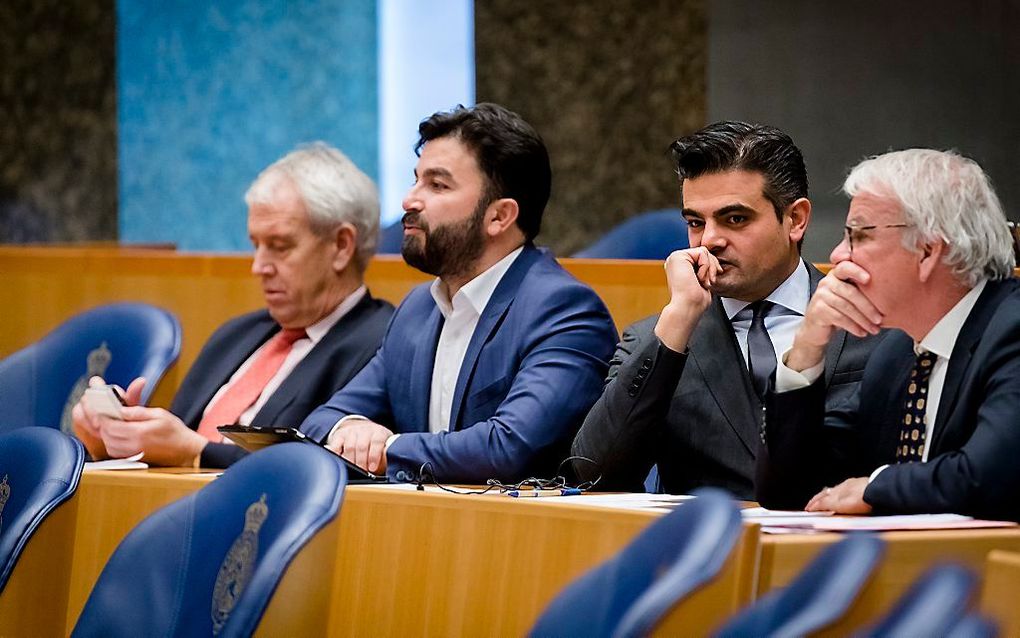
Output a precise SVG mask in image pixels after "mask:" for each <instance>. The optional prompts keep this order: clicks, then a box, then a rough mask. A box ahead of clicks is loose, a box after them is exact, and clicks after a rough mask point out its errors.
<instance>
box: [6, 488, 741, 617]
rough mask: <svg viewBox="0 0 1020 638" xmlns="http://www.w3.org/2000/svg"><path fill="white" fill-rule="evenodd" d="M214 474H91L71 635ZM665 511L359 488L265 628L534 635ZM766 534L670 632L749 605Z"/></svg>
mask: <svg viewBox="0 0 1020 638" xmlns="http://www.w3.org/2000/svg"><path fill="white" fill-rule="evenodd" d="M208 480H210V479H209V478H208V477H202V476H193V475H178V476H174V475H166V474H164V473H163V472H162V471H159V470H150V471H148V472H94V473H89V474H86V475H85V476H84V477H83V479H82V485H81V487H80V489H79V491H78V495H77V496H76V499H75V502H76V504H77V510H76V512H77V514H76V518H75V519H74V520H73V521H70V522H66V521H65V523H64V529H65V531H66V529H67V527H68V526H69V525H72V526H73V527H74V530H75V532H74V552H73V558H72V559H71V562H70V586H69V592H68V604H67V611H66V616H63V615H60V614H58V616H60V617H61V619H63V620H66V627H65V628H66V631H68V632H69V631H70V629H71V628H72V627H73V626H74V622H75V621H76V620H77V617H78V615H79V614H80V613H81V609H82V607H83V606H84V603H85V601H86V600H87V598H88V594H89V592H90V590H91V588H92V585H93V584H94V582H95V580H96V579H97V578H98V575H99V573H100V571H101V570H102V567H103V565H104V564H105V562H106V560H107V559H108V558H109V556H110V555H111V554H112V553H113V550H114V549H115V548H116V546H117V544H118V543H119V542H120V539H121V538H122V537H123V536H124V535H125V534H126V533H127V532H128V531H129V530H130V529H131V528H132V527H133V526H134V525H136V524H137V522H139V521H140V520H141V519H142V518H144V517H145V515H147V514H148V513H150V512H152V511H154V510H155V509H157V508H159V507H161V506H162V505H164V504H166V503H168V502H170V501H172V500H174V499H175V498H178V497H180V496H183V495H185V494H188V493H190V492H192V491H194V490H197V489H199V488H201V487H202V486H203V485H205V484H206V482H207V481H208ZM578 498H583V497H578ZM657 516H659V515H658V514H656V513H651V512H638V511H620V510H605V509H595V508H590V507H585V506H578V505H570V504H568V503H550V502H547V501H543V500H537V499H536V500H523V501H522V500H517V499H510V498H507V497H503V496H499V495H491V496H489V495H486V496H461V495H451V494H446V493H442V492H440V491H438V490H436V489H435V488H430V489H429V490H428V491H427V492H425V493H421V492H416V491H414V490H403V489H399V488H378V487H370V486H351V487H349V488H348V490H347V492H346V494H345V497H344V505H343V508H342V510H341V517H340V519H339V520H338V521H334V522H333V523H331V524H330V525H328V526H327V527H326V528H324V529H323V530H322V531H320V532H319V534H317V535H316V536H315V537H314V538H313V539H312V541H311V542H310V543H309V544H308V546H307V547H306V548H305V549H304V550H302V552H301V553H300V554H299V556H298V558H297V559H296V560H295V562H294V563H293V564H292V565H291V566H290V568H288V570H287V572H286V574H285V575H284V579H283V581H282V582H281V584H280V587H279V588H278V589H277V591H276V593H275V594H274V597H273V599H272V602H271V603H270V606H269V608H268V609H267V612H266V615H265V617H264V619H263V621H262V624H261V625H260V629H259V632H258V633H259V634H260V635H266V636H273V635H284V634H290V635H309V636H316V635H332V636H339V635H365V634H371V635H383V636H385V635H407V634H411V635H423V636H476V635H522V634H523V633H525V632H526V630H527V629H528V628H529V627H530V626H531V625H532V623H533V622H534V620H535V618H536V617H537V616H538V614H539V613H541V611H542V610H543V609H544V608H545V606H546V605H547V604H548V602H549V601H550V600H551V599H552V598H553V596H554V595H555V594H556V593H557V592H558V591H559V590H560V589H561V588H562V587H563V586H564V585H566V584H567V583H568V582H570V581H571V580H572V579H573V578H575V577H577V576H578V575H580V574H581V573H583V572H584V571H585V570H587V569H589V568H590V567H592V566H594V565H595V564H597V563H598V562H600V561H601V560H603V559H605V558H608V557H609V556H611V555H612V554H613V553H615V552H616V551H618V550H619V549H620V548H622V547H623V546H624V545H625V544H626V543H627V542H628V541H629V540H630V539H631V538H633V537H634V535H636V534H637V533H638V532H639V531H640V530H642V529H643V528H644V527H645V526H646V525H648V524H649V523H650V522H652V521H653V520H655V519H656V518H657ZM757 542H758V533H757V528H756V527H753V526H748V527H747V528H746V529H745V532H744V536H743V538H742V541H741V544H740V545H739V547H738V550H737V551H736V552H735V553H734V555H733V556H732V557H731V559H730V562H729V563H728V564H727V565H726V567H725V569H724V571H723V573H722V574H721V575H720V577H719V578H717V579H716V580H715V581H713V583H711V584H710V585H709V586H708V587H707V588H706V589H705V590H704V591H703V592H701V593H700V594H698V595H696V596H695V597H693V598H692V599H691V600H690V601H689V602H688V603H685V604H684V605H683V606H682V607H681V608H679V609H678V610H677V611H676V612H675V613H674V614H673V615H672V616H671V617H670V618H669V619H668V620H667V622H666V624H665V625H664V627H663V628H662V633H664V634H665V635H670V634H673V635H675V634H676V633H677V632H678V631H680V630H681V628H682V629H683V633H690V632H691V631H693V630H695V629H696V630H697V631H696V632H695V633H705V632H707V631H708V630H709V629H711V628H712V627H714V626H716V625H717V624H718V623H719V621H720V619H721V618H723V617H725V616H726V615H728V614H731V613H732V612H733V611H735V610H736V609H738V608H740V607H741V606H743V605H745V604H747V602H749V600H750V596H751V590H752V584H753V578H752V575H753V574H754V573H755V571H756V568H757V558H758V546H757ZM28 577H29V575H28V574H27V573H26V575H25V578H28ZM36 580H38V578H36ZM46 582H47V583H49V582H50V580H49V578H47V580H46ZM15 622H18V623H19V624H18V625H16V628H25V627H29V625H27V624H21V623H20V618H18V619H17V620H15ZM12 633H13V634H15V635H17V634H18V632H17V631H14V632H12ZM58 633H59V632H58Z"/></svg>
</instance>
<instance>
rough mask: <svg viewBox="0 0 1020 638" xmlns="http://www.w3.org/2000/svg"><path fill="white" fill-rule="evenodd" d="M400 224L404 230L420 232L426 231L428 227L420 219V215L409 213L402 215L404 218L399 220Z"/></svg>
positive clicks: (426, 223)
mask: <svg viewBox="0 0 1020 638" xmlns="http://www.w3.org/2000/svg"><path fill="white" fill-rule="evenodd" d="M400 224H401V225H402V226H403V227H404V228H420V229H422V230H428V229H429V225H428V222H426V221H425V220H424V219H422V217H421V213H416V212H409V213H404V216H403V217H401V218H400Z"/></svg>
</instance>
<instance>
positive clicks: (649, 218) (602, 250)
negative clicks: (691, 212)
mask: <svg viewBox="0 0 1020 638" xmlns="http://www.w3.org/2000/svg"><path fill="white" fill-rule="evenodd" d="M688 241H689V240H688V238H687V222H686V221H684V218H683V217H681V216H680V211H679V210H677V209H675V208H666V209H663V210H653V211H649V212H646V213H639V214H637V215H635V216H634V217H631V218H630V219H628V220H626V221H624V222H622V223H620V224H618V225H617V226H615V227H613V228H612V229H611V230H610V231H609V232H607V233H606V234H605V235H603V236H602V237H601V238H600V239H598V240H597V241H596V242H595V243H593V244H592V245H590V246H588V247H587V248H585V249H584V250H581V251H579V252H576V253H574V254H573V256H574V257H586V258H591V259H660V260H661V259H665V258H666V257H668V256H669V254H670V253H671V252H673V251H674V250H681V249H683V248H687V247H688V246H689V243H688Z"/></svg>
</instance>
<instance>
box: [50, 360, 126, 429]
mask: <svg viewBox="0 0 1020 638" xmlns="http://www.w3.org/2000/svg"><path fill="white" fill-rule="evenodd" d="M112 360H113V353H112V352H110V349H109V348H108V347H107V346H106V342H105V341H104V342H102V343H100V344H99V347H98V348H96V349H95V350H93V351H91V352H89V356H88V357H87V358H86V360H85V374H84V375H83V376H81V377H78V380H77V381H76V382H75V383H74V387H72V388H71V393H70V394H69V395H67V402H66V403H64V412H63V414H61V415H60V431H61V432H63V433H64V434H68V435H70V436H74V426H73V425H72V423H71V409H72V408H74V406H75V405H76V404H77V403H78V401H81V397H82V395H83V394H85V388H87V387H89V379H91V378H92V377H102V376H104V375H105V374H106V369H107V368H108V367H110V361H112ZM41 425H50V424H49V423H43V424H41Z"/></svg>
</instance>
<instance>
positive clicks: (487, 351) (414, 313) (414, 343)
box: [301, 245, 616, 483]
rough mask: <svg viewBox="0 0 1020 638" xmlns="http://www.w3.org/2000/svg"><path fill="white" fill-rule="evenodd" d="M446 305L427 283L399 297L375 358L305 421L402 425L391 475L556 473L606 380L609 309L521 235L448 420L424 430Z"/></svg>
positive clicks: (321, 430) (319, 429) (314, 431)
mask: <svg viewBox="0 0 1020 638" xmlns="http://www.w3.org/2000/svg"><path fill="white" fill-rule="evenodd" d="M442 325H443V317H442V314H441V313H440V312H439V308H438V307H437V306H436V303H435V301H434V300H433V299H432V296H431V294H430V293H429V286H428V285H422V286H419V287H417V288H415V289H414V290H412V291H411V292H410V293H409V294H408V296H407V298H406V299H405V300H404V302H403V303H402V304H401V305H400V307H399V308H398V309H397V312H396V314H394V315H393V319H392V321H391V322H390V327H389V329H388V331H387V333H386V336H385V337H384V339H383V345H382V347H381V348H380V349H379V352H378V353H376V355H375V357H374V358H373V359H372V361H370V362H369V364H368V365H367V366H365V369H364V370H362V371H361V373H359V374H358V376H356V377H355V378H354V379H353V380H352V381H351V382H350V384H348V385H347V386H346V387H344V388H343V389H341V390H340V391H339V392H337V393H336V394H334V395H333V398H331V399H330V400H329V402H328V403H326V404H325V405H323V406H321V407H320V408H318V409H317V410H315V412H313V413H312V414H311V415H310V416H309V417H308V418H307V419H306V420H305V422H304V423H303V424H302V425H301V429H302V430H303V431H304V432H306V433H307V434H309V435H310V436H313V437H315V438H317V439H319V440H322V439H325V437H326V436H328V434H329V431H330V430H331V429H332V427H333V425H334V424H335V423H336V422H337V421H338V420H339V419H341V418H342V417H344V416H347V415H350V414H359V415H362V416H365V417H368V418H369V419H372V420H373V421H376V422H377V423H380V424H382V425H385V426H386V427H389V428H390V429H392V430H393V431H394V432H396V433H399V434H401V436H400V437H399V438H397V440H396V441H394V442H393V444H392V445H391V446H390V448H389V450H388V451H387V454H386V460H387V470H386V471H387V475H388V476H389V477H390V478H391V479H393V480H398V481H408V480H412V479H414V478H416V477H417V476H418V475H419V472H420V470H421V468H422V465H423V464H424V463H426V462H428V463H430V464H431V469H432V472H433V474H434V476H435V478H436V479H437V480H440V481H460V482H476V483H477V482H483V481H485V480H486V479H489V478H499V479H501V480H504V481H510V480H517V479H520V478H524V477H527V476H531V475H542V476H551V475H552V473H553V472H555V470H556V468H557V466H558V463H559V462H560V461H561V460H562V459H563V458H564V456H565V455H566V453H567V451H568V448H569V445H570V441H571V439H572V437H573V436H574V433H575V432H576V431H577V428H578V427H579V426H580V424H581V420H582V419H583V418H584V415H585V414H586V413H587V411H588V409H589V408H590V407H591V405H592V403H594V402H595V399H597V398H598V396H599V394H600V393H601V390H602V379H603V378H604V377H605V374H606V369H607V361H608V360H609V357H610V355H611V354H612V352H613V345H614V344H615V343H616V328H615V327H614V326H613V322H612V319H611V318H610V316H609V311H608V310H606V307H605V305H604V304H603V303H602V301H601V300H600V299H599V298H598V296H597V295H596V294H595V292H594V291H592V290H591V289H590V288H589V287H588V286H586V285H584V284H582V283H580V282H578V281H577V280H576V279H574V278H573V277H572V276H571V275H569V274H568V273H567V272H566V271H564V270H563V268H562V267H561V266H560V265H559V264H557V263H556V260H555V259H553V258H552V257H550V256H548V255H547V254H545V253H544V252H542V251H540V250H538V249H536V248H535V247H534V246H531V245H528V246H526V247H525V249H524V251H523V252H522V253H521V254H520V256H519V257H518V258H517V259H516V260H515V261H514V263H513V264H512V265H511V266H510V269H509V270H508V271H507V273H506V274H505V275H504V276H503V279H502V280H501V281H500V283H499V285H498V286H497V287H496V290H495V292H493V295H492V297H491V298H490V299H489V303H488V305H486V307H485V310H484V311H483V312H482V316H481V317H480V318H479V320H478V326H477V327H476V328H475V332H474V334H473V335H472V337H471V341H470V343H469V345H468V349H467V352H466V354H465V355H464V363H463V365H462V366H461V369H460V374H459V375H458V377H457V386H456V388H455V390H454V395H453V407H452V410H451V414H450V431H449V432H442V433H438V434H432V433H430V432H429V427H428V417H429V395H430V391H431V385H432V368H433V364H434V361H435V354H436V346H437V344H438V341H439V333H440V330H441V328H442Z"/></svg>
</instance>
